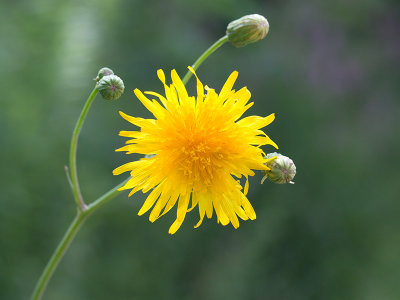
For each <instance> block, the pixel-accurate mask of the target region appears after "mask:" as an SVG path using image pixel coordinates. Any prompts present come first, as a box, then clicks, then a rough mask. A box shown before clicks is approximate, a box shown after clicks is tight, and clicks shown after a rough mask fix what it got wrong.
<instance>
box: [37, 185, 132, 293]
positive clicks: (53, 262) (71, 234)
mask: <svg viewBox="0 0 400 300" xmlns="http://www.w3.org/2000/svg"><path fill="white" fill-rule="evenodd" d="M128 180H129V178H128V179H127V180H125V181H124V182H122V183H120V184H119V185H117V186H116V187H114V188H113V189H111V190H109V191H108V192H107V193H105V194H104V195H103V196H101V197H99V198H98V199H97V200H96V201H94V202H93V203H91V204H90V205H88V206H87V207H86V209H85V211H81V210H79V209H78V211H77V214H76V217H75V219H74V220H73V221H72V224H71V225H70V226H69V228H68V230H67V232H66V233H65V235H64V237H63V238H62V240H61V242H60V243H59V244H58V246H57V248H56V250H54V253H53V255H52V256H51V258H50V260H49V262H48V263H47V265H46V267H45V269H44V270H43V273H42V275H41V276H40V278H39V281H38V283H37V284H36V287H35V290H34V291H33V293H32V297H31V300H39V299H40V298H41V297H42V295H43V293H44V291H45V289H46V286H47V284H48V283H49V281H50V278H51V276H52V275H53V273H54V270H55V269H56V268H57V266H58V264H59V263H60V261H61V259H62V258H63V256H64V254H65V252H66V251H67V249H68V247H69V245H70V244H71V242H72V241H73V239H74V238H75V236H76V234H77V233H78V231H79V228H80V227H81V225H82V224H83V222H84V221H85V220H86V218H87V217H88V216H89V215H90V214H92V213H93V212H94V211H95V210H96V209H97V208H99V207H100V206H102V205H104V204H105V203H107V202H108V201H110V200H111V199H113V198H115V197H116V196H118V195H119V194H120V193H121V191H118V189H119V188H120V187H122V186H123V185H124V184H125V183H126V182H127V181H128Z"/></svg>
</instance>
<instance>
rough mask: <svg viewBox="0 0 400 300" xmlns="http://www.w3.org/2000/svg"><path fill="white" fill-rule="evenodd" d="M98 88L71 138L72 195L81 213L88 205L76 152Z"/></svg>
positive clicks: (87, 101) (90, 97) (89, 99)
mask: <svg viewBox="0 0 400 300" xmlns="http://www.w3.org/2000/svg"><path fill="white" fill-rule="evenodd" d="M98 91H99V90H98V89H97V86H96V87H95V88H94V89H93V91H92V92H91V93H90V95H89V98H88V99H87V100H86V103H85V105H84V107H83V109H82V112H81V114H80V116H79V118H78V121H77V122H76V125H75V129H74V131H73V133H72V138H71V146H70V150H69V171H70V176H71V183H72V193H73V194H74V198H75V203H76V205H77V207H78V210H79V211H84V210H86V204H85V202H84V200H83V197H82V194H81V190H80V187H79V181H78V172H77V168H76V150H77V148H78V138H79V134H80V132H81V129H82V125H83V122H84V121H85V118H86V115H87V113H88V112H89V108H90V106H91V105H92V102H93V100H94V98H95V97H96V95H97V93H98Z"/></svg>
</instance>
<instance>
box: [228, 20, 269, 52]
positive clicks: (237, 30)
mask: <svg viewBox="0 0 400 300" xmlns="http://www.w3.org/2000/svg"><path fill="white" fill-rule="evenodd" d="M268 30H269V24H268V21H267V19H266V18H264V17H263V16H260V15H257V14H254V15H247V16H244V17H242V18H240V19H237V20H235V21H232V22H230V23H229V24H228V27H227V29H226V34H227V35H228V40H229V42H230V43H231V44H232V45H233V46H235V47H243V46H246V45H247V44H250V43H254V42H257V41H259V40H261V39H263V38H265V36H266V35H267V33H268Z"/></svg>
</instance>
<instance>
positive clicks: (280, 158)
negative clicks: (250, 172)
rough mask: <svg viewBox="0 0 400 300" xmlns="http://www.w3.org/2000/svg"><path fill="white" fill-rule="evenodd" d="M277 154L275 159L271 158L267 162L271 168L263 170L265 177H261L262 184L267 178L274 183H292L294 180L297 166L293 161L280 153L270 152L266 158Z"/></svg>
mask: <svg viewBox="0 0 400 300" xmlns="http://www.w3.org/2000/svg"><path fill="white" fill-rule="evenodd" d="M274 156H276V158H275V159H273V160H270V161H269V162H267V163H266V166H267V167H269V168H270V169H271V170H269V171H263V173H264V177H263V178H262V179H261V184H262V183H263V182H264V181H265V179H267V178H268V179H269V180H271V181H272V182H273V183H279V184H283V183H291V184H293V183H294V182H293V181H292V179H293V178H294V176H295V175H296V166H295V164H294V163H293V161H292V160H291V159H290V158H289V157H287V156H284V155H282V154H279V153H276V152H274V153H270V154H268V155H267V156H266V157H265V158H266V159H268V158H272V157H274Z"/></svg>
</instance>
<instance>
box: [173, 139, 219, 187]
mask: <svg viewBox="0 0 400 300" xmlns="http://www.w3.org/2000/svg"><path fill="white" fill-rule="evenodd" d="M218 148H219V149H220V147H217V148H215V147H214V145H211V144H210V143H209V142H207V141H205V139H199V138H193V137H192V138H190V139H188V140H186V142H185V143H183V144H182V146H181V148H180V149H179V151H178V152H179V160H178V161H179V167H178V170H180V171H181V175H182V176H183V177H184V178H185V180H186V181H187V183H189V184H190V185H191V186H192V188H193V190H200V189H204V188H206V187H207V186H210V185H211V184H212V181H213V178H214V176H215V170H216V167H217V166H218V160H220V159H222V158H223V156H222V154H219V153H218V152H219V151H218Z"/></svg>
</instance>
